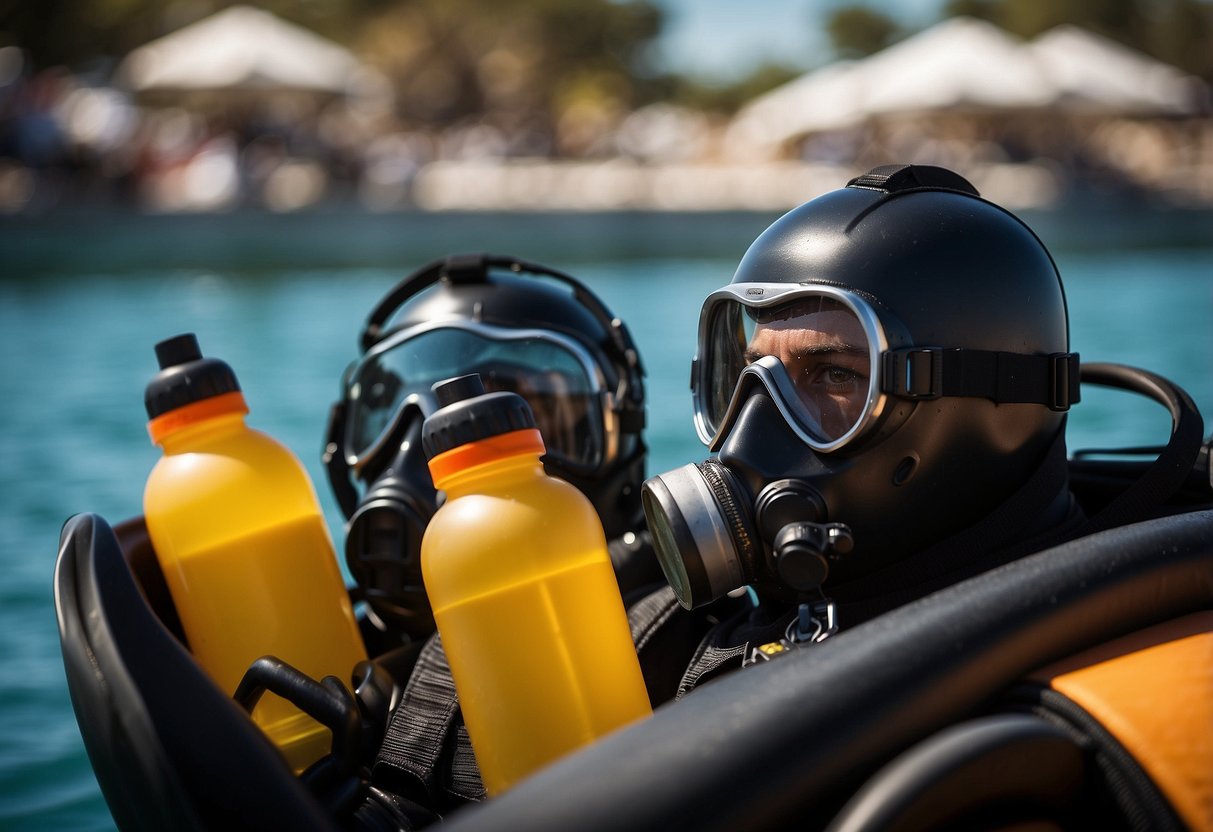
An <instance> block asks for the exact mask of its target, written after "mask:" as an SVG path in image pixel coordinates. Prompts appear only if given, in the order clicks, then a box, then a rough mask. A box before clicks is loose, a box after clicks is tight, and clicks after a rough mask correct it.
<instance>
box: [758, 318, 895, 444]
mask: <svg viewBox="0 0 1213 832" xmlns="http://www.w3.org/2000/svg"><path fill="white" fill-rule="evenodd" d="M866 343H867V339H866V338H865V336H864V332H863V328H862V326H861V325H860V323H859V320H858V319H857V318H856V317H855V316H854V315H853V314H852V313H850V312H849V311H844V310H841V309H827V310H821V311H815V312H809V313H806V314H800V315H793V316H790V317H786V318H781V319H778V320H772V321H768V322H763V323H759V324H758V326H757V327H756V328H755V330H754V333H753V335H752V336H751V338H750V340H749V343H748V344H747V346H746V353H745V358H746V361H747V363H749V362H753V361H755V360H757V359H758V358H760V357H762V356H764V355H772V356H775V357H776V358H778V359H779V360H780V362H781V363H782V364H783V366H784V368H786V369H787V371H788V375H789V376H790V377H791V379H792V381H793V383H794V384H795V385H796V391H797V393H798V394H799V396H800V400H801V402H802V403H803V404H804V406H805V408H807V409H808V411H809V413H810V414H811V415H812V416H814V417H815V418H816V419H817V422H818V424H819V425H820V426H821V428H822V430H823V431H824V433H825V435H827V436H841V435H842V434H844V433H845V432H846V431H847V430H849V429H850V427H851V426H852V425H854V424H855V422H856V421H857V420H858V419H859V417H860V415H861V414H862V413H863V408H864V404H865V402H866V401H867V396H868V379H869V376H870V375H871V366H870V363H869V360H868V350H867V347H866V346H865V345H866Z"/></svg>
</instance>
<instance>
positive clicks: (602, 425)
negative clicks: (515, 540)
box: [342, 321, 617, 472]
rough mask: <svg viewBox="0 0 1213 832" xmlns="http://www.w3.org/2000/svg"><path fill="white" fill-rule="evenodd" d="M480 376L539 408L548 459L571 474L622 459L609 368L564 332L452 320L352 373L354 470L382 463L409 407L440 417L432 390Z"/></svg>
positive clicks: (493, 388)
mask: <svg viewBox="0 0 1213 832" xmlns="http://www.w3.org/2000/svg"><path fill="white" fill-rule="evenodd" d="M469 371H474V372H478V373H479V374H480V376H481V378H482V379H483V380H484V382H485V388H486V389H487V390H488V391H489V392H510V393H517V394H519V395H521V396H522V397H523V398H524V399H526V401H527V402H528V403H529V404H530V406H531V409H532V411H533V412H534V414H535V420H536V422H537V424H538V426H539V429H540V432H541V433H542V434H543V438H544V441H545V442H546V443H547V447H548V455H549V457H550V458H552V459H555V460H558V461H559V462H560V464H561V465H562V466H563V467H564V468H566V469H568V470H571V471H575V472H576V471H585V472H590V471H594V470H595V469H596V468H597V467H598V466H599V465H601V464H602V462H603V460H604V459H605V458H607V457H608V456H609V454H610V453H611V451H612V450H613V449H612V448H611V447H610V444H611V441H612V438H613V437H615V436H616V435H617V431H616V430H615V429H614V426H613V425H612V424H610V420H611V419H612V418H613V417H614V416H615V413H614V411H613V410H612V409H611V408H610V406H609V402H607V403H606V405H607V406H605V407H604V400H605V399H607V398H608V397H609V396H610V393H608V392H607V390H606V384H605V380H604V379H603V377H602V371H601V369H600V368H599V367H598V366H597V365H596V364H595V363H594V361H593V359H592V358H591V357H590V355H589V354H588V353H587V352H586V350H585V348H584V347H582V346H581V345H580V344H578V343H577V342H576V341H574V340H573V339H571V338H567V337H564V336H562V335H561V334H559V333H555V332H550V331H543V330H528V329H507V328H504V327H495V326H491V325H489V324H484V323H480V322H477V321H444V322H438V323H434V324H423V325H419V326H415V327H410V328H408V329H404V330H401V331H399V332H397V333H395V334H393V335H392V336H390V337H389V338H387V339H385V340H384V341H382V342H380V343H379V344H377V345H375V347H374V348H373V349H371V350H370V351H369V352H368V353H367V355H366V356H365V357H364V358H363V359H362V360H361V361H360V362H359V363H358V364H356V365H355V366H354V367H353V368H351V370H350V371H349V372H348V373H347V376H346V383H345V387H346V401H347V403H348V408H349V415H348V417H347V420H346V424H345V431H344V435H343V436H342V443H343V449H344V453H345V456H346V461H347V463H348V464H349V465H350V467H351V468H352V469H353V470H355V471H359V470H361V468H362V466H363V465H365V464H366V462H367V461H368V460H370V459H373V458H375V457H377V456H378V455H379V454H380V452H381V450H382V446H383V444H384V443H385V442H387V441H389V439H390V438H391V437H393V436H394V435H395V433H396V432H397V431H396V430H395V427H396V425H395V421H396V420H397V419H398V418H399V417H400V414H401V413H402V412H404V409H403V407H402V406H403V405H404V404H406V403H408V402H415V403H416V404H417V405H418V406H419V407H420V408H421V410H422V411H423V413H424V414H426V415H428V414H429V413H431V412H433V410H434V409H435V403H434V402H432V400H431V399H432V394H431V393H430V387H431V385H433V384H434V383H435V382H437V381H441V380H443V379H446V378H451V377H454V376H456V375H459V374H461V373H466V372H469Z"/></svg>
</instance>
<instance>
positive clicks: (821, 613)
mask: <svg viewBox="0 0 1213 832" xmlns="http://www.w3.org/2000/svg"><path fill="white" fill-rule="evenodd" d="M836 632H838V617H837V615H836V612H835V608H834V602H833V601H832V600H831V599H829V598H822V599H821V600H819V601H813V602H812V603H809V602H807V601H806V602H802V603H801V605H800V608H799V609H798V610H797V615H796V618H794V619H793V620H792V621H791V623H789V624H788V629H787V632H786V633H785V634H784V637H785V638H786V639H787V640H788V641H790V642H792V643H794V644H818V643H820V642H822V641H825V640H826V639H827V638H829V637H830V636H832V635H834V633H836Z"/></svg>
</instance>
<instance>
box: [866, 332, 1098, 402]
mask: <svg viewBox="0 0 1213 832" xmlns="http://www.w3.org/2000/svg"><path fill="white" fill-rule="evenodd" d="M1078 367H1079V363H1078V353H1073V352H1061V353H1052V354H1051V355H1023V354H1021V353H1013V352H996V351H992V350H962V349H942V348H940V347H906V348H903V349H899V350H889V351H888V352H886V353H885V354H884V357H883V359H882V364H881V372H882V376H881V382H880V389H881V392H883V393H885V394H887V395H890V396H897V397H899V398H903V399H912V400H919V399H937V398H939V397H940V396H964V397H970V398H982V399H989V400H990V401H994V402H998V403H999V404H1013V403H1017V404H1043V405H1045V406H1046V407H1048V408H1049V409H1050V410H1057V411H1064V410H1069V409H1070V405H1072V404H1075V403H1077V402H1078V401H1079V399H1080V395H1079V384H1078V382H1079V379H1078V376H1079V373H1078Z"/></svg>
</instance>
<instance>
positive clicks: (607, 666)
mask: <svg viewBox="0 0 1213 832" xmlns="http://www.w3.org/2000/svg"><path fill="white" fill-rule="evenodd" d="M435 484H436V485H437V486H438V487H439V488H442V489H443V490H445V491H446V492H447V502H446V503H445V504H444V505H443V506H442V507H441V508H440V509H439V510H438V512H437V514H436V515H435V516H434V518H433V520H431V522H430V525H429V526H428V527H427V529H426V532H425V536H424V538H423V540H422V547H421V558H422V572H423V574H424V577H425V583H426V588H427V591H428V593H429V596H430V602H431V604H432V605H433V609H434V618H435V621H436V623H437V625H438V631H439V633H440V634H441V636H442V643H443V647H444V649H445V651H446V654H447V658H448V660H449V662H450V665H451V673H452V676H453V677H454V681H455V687H456V690H457V691H458V693H459V699H460V706H461V708H462V711H463V716H464V720H465V722H466V724H467V728H468V734H469V736H470V738H471V740H472V747H473V750H474V751H475V753H476V759H477V762H478V764H479V766H480V771H481V777H482V779H483V781H484V784H485V788H486V789H487V791H488V792H489V793H490V794H498V793H500V792H501V791H504V790H505V789H506V788H508V787H509V786H510V785H512V784H513V783H515V782H517V781H518V780H521V779H522V778H524V777H526V776H527V775H529V774H530V773H532V772H533V771H535V770H536V769H538V768H540V767H542V766H543V765H545V764H547V763H549V762H551V761H553V760H555V759H556V758H558V757H560V756H563V755H564V754H566V753H567V752H569V751H572V750H573V749H575V748H578V747H580V746H582V745H584V744H586V743H588V742H590V741H592V740H593V739H595V738H597V737H599V736H602V735H603V734H606V733H608V732H610V731H612V730H614V729H616V728H619V727H621V726H623V725H626V724H628V723H630V722H632V721H634V720H636V719H639V718H641V717H643V716H646V715H648V714H650V713H651V706H650V704H649V699H648V695H647V693H646V691H645V686H644V680H643V677H642V675H641V671H640V664H639V661H638V659H637V656H636V650H635V647H634V645H633V644H632V638H631V633H630V630H629V628H628V622H627V616H626V613H625V611H624V608H623V602H622V599H621V598H620V595H619V588H618V584H617V583H616V581H615V575H614V572H613V570H612V568H611V563H610V558H609V556H608V554H607V549H606V540H605V538H604V536H603V533H602V525H601V522H600V521H599V519H598V515H597V514H596V513H595V511H594V508H593V506H592V505H591V504H590V502H589V501H588V499H586V497H585V496H584V495H583V494H582V493H581V492H580V491H578V490H577V489H576V488H574V487H573V486H571V485H569V484H568V483H566V482H564V481H563V480H559V479H555V478H551V477H548V476H547V475H546V474H545V473H544V471H543V468H542V466H541V465H540V464H539V459H538V455H537V454H534V453H532V454H522V455H518V456H510V457H506V458H504V459H501V460H498V461H495V462H491V463H487V464H483V465H479V466H476V467H474V468H472V469H470V470H465V471H463V472H461V473H460V474H458V475H455V476H453V477H450V478H448V479H446V480H443V481H436V482H435Z"/></svg>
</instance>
